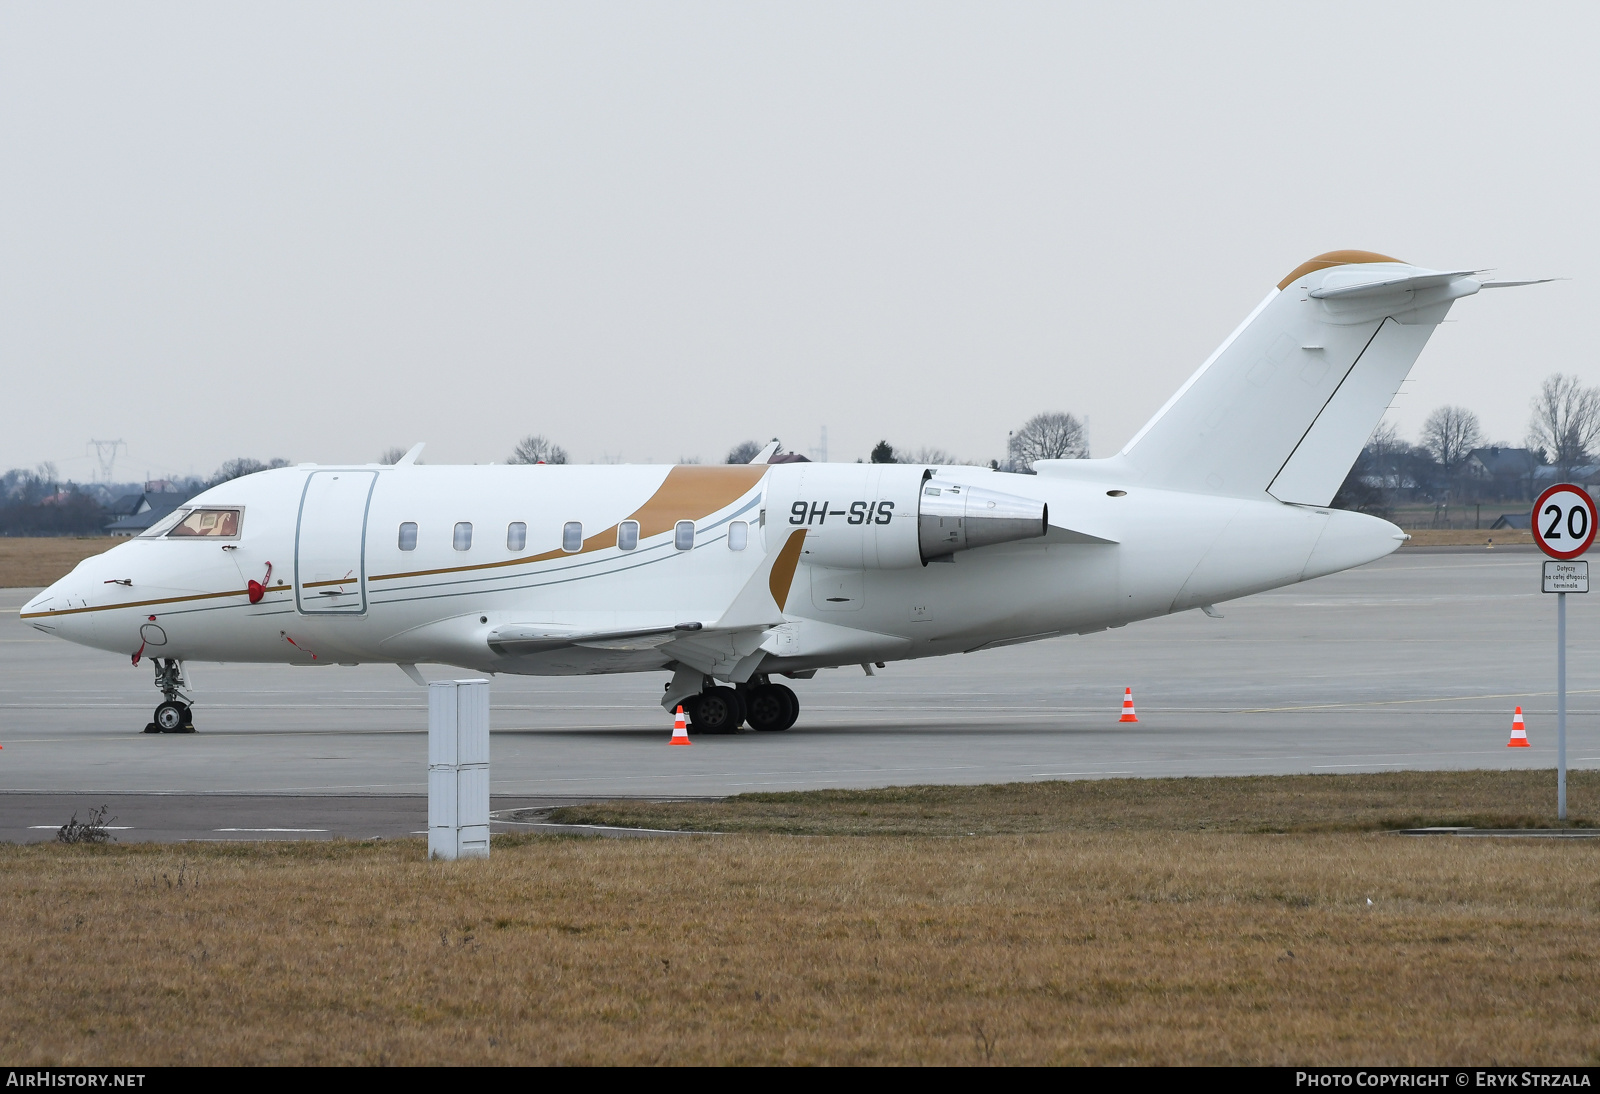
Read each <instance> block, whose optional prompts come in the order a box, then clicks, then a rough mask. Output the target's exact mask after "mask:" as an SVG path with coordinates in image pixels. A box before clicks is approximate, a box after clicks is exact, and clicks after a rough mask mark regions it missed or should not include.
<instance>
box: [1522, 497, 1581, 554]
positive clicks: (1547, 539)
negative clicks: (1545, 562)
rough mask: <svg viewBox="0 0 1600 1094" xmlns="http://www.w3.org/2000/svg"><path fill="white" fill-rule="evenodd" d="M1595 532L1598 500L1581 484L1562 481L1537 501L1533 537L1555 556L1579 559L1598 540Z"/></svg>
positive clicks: (1543, 549) (1542, 549)
mask: <svg viewBox="0 0 1600 1094" xmlns="http://www.w3.org/2000/svg"><path fill="white" fill-rule="evenodd" d="M1594 531H1595V511H1594V499H1593V498H1591V497H1590V496H1589V492H1588V491H1587V490H1585V489H1584V488H1583V487H1581V486H1573V485H1572V484H1571V483H1565V482H1564V483H1558V484H1557V485H1555V486H1552V487H1550V489H1548V490H1546V491H1545V492H1544V493H1542V494H1540V495H1539V500H1538V501H1536V502H1534V503H1533V538H1534V541H1535V542H1537V543H1538V544H1539V550H1541V551H1543V552H1544V553H1545V554H1547V555H1549V556H1550V557H1551V558H1559V559H1572V558H1577V557H1578V556H1579V555H1581V554H1583V553H1584V552H1585V551H1587V550H1588V549H1589V548H1590V546H1591V545H1592V544H1593V543H1594Z"/></svg>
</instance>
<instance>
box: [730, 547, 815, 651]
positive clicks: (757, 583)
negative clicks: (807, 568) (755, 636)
mask: <svg viewBox="0 0 1600 1094" xmlns="http://www.w3.org/2000/svg"><path fill="white" fill-rule="evenodd" d="M805 542H806V532H805V529H804V528H797V529H795V530H794V531H792V532H790V533H789V535H788V538H787V539H785V540H784V541H783V543H782V545H781V546H779V547H778V549H777V550H775V551H771V552H769V553H768V554H767V557H766V558H764V559H762V560H761V565H760V566H757V567H756V572H755V573H753V574H751V575H750V580H749V581H747V582H745V584H744V588H742V589H740V590H739V595H738V596H735V597H734V598H733V603H731V604H729V605H728V609H727V611H725V612H723V613H722V618H721V619H718V620H717V621H716V622H715V623H714V624H712V627H713V628H714V629H717V630H724V629H730V628H736V627H776V626H777V625H778V624H779V623H782V622H783V608H784V605H785V604H787V603H788V602H789V587H790V586H791V585H793V584H794V572H795V569H796V568H797V567H798V566H799V565H800V549H801V548H802V547H803V546H805Z"/></svg>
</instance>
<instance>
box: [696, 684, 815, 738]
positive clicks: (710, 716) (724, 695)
mask: <svg viewBox="0 0 1600 1094" xmlns="http://www.w3.org/2000/svg"><path fill="white" fill-rule="evenodd" d="M683 709H684V713H686V714H688V715H689V720H690V721H691V722H693V723H694V728H695V731H696V732H698V733H737V732H739V727H740V726H741V725H743V724H745V723H746V722H748V723H750V728H751V729H754V730H757V731H760V732H777V731H780V730H785V729H788V728H789V727H790V726H792V725H794V723H795V719H797V718H799V717H800V700H799V699H798V698H796V697H795V693H794V692H792V691H790V690H789V689H788V688H786V687H784V686H783V685H782V684H774V683H772V682H771V681H770V680H768V679H767V678H766V677H765V676H757V677H755V678H753V679H752V680H751V681H750V683H748V684H739V685H737V686H735V687H731V688H727V687H721V686H712V687H708V688H706V689H705V690H704V691H702V692H701V693H700V694H699V695H693V696H690V697H689V698H688V699H685V700H684V703H683Z"/></svg>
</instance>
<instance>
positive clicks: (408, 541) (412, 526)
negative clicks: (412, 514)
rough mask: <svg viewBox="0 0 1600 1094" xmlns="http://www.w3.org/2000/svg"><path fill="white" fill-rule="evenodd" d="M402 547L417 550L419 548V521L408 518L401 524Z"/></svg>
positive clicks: (402, 548) (404, 549)
mask: <svg viewBox="0 0 1600 1094" xmlns="http://www.w3.org/2000/svg"><path fill="white" fill-rule="evenodd" d="M400 549H401V550H402V551H415V550H416V549H417V522H416V521H414V520H408V521H406V522H405V523H404V524H402V525H400Z"/></svg>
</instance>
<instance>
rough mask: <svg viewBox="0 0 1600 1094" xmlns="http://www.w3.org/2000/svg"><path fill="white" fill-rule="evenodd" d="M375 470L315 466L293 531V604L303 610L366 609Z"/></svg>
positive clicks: (355, 612) (340, 611) (325, 612)
mask: <svg viewBox="0 0 1600 1094" xmlns="http://www.w3.org/2000/svg"><path fill="white" fill-rule="evenodd" d="M377 479H378V473H377V472H376V471H313V472H312V473H311V474H310V475H309V476H308V477H307V478H306V486H305V490H304V492H303V493H302V494H301V495H300V520H299V524H298V525H297V527H296V530H295V548H294V595H295V604H296V606H297V607H299V609H300V610H301V611H302V612H304V613H306V614H307V615H360V614H361V613H362V612H364V611H366V610H367V550H366V544H367V506H368V503H369V502H370V501H371V498H372V487H373V484H374V483H376V482H377Z"/></svg>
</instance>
